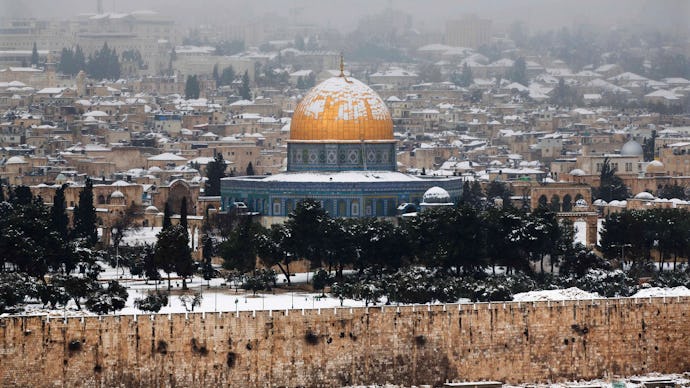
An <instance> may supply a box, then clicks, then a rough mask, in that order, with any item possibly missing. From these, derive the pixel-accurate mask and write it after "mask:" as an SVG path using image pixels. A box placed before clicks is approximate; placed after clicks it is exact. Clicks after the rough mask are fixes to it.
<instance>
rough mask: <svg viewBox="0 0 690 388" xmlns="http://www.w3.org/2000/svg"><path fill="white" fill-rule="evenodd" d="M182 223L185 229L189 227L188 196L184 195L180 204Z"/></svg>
mask: <svg viewBox="0 0 690 388" xmlns="http://www.w3.org/2000/svg"><path fill="white" fill-rule="evenodd" d="M180 225H182V227H183V228H184V230H185V231H187V230H188V229H189V225H188V224H187V197H182V203H181V204H180Z"/></svg>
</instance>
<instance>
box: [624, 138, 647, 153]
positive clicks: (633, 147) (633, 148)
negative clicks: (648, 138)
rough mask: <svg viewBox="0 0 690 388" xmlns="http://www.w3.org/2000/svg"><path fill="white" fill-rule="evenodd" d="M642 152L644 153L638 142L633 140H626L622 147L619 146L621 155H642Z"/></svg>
mask: <svg viewBox="0 0 690 388" xmlns="http://www.w3.org/2000/svg"><path fill="white" fill-rule="evenodd" d="M642 154H644V150H643V149H642V146H641V145H640V143H638V142H636V141H635V140H630V141H628V142H627V143H625V144H623V148H621V155H624V156H642Z"/></svg>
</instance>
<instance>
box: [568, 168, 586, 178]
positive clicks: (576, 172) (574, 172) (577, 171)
mask: <svg viewBox="0 0 690 388" xmlns="http://www.w3.org/2000/svg"><path fill="white" fill-rule="evenodd" d="M570 175H572V176H583V175H587V173H586V172H584V170H581V169H579V168H575V169H573V170H572V171H570Z"/></svg>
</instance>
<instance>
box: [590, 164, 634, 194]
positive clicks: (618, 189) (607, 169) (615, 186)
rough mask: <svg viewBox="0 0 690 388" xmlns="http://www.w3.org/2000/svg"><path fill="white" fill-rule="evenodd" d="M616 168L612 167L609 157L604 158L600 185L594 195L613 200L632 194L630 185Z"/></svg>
mask: <svg viewBox="0 0 690 388" xmlns="http://www.w3.org/2000/svg"><path fill="white" fill-rule="evenodd" d="M616 170H617V169H616V168H615V167H611V163H610V160H609V158H604V162H603V163H602V165H601V173H600V174H599V187H598V188H594V190H593V193H592V194H593V196H594V197H595V198H598V199H602V200H604V201H606V202H611V201H612V200H614V199H615V200H619V201H621V200H624V199H627V198H628V197H629V196H630V191H629V190H628V186H626V185H625V183H623V180H622V179H621V178H620V177H619V176H618V175H616Z"/></svg>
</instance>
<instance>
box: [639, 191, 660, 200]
mask: <svg viewBox="0 0 690 388" xmlns="http://www.w3.org/2000/svg"><path fill="white" fill-rule="evenodd" d="M654 198H655V197H654V196H653V195H652V194H650V193H648V192H646V191H642V192H639V193H637V195H635V199H654Z"/></svg>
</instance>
